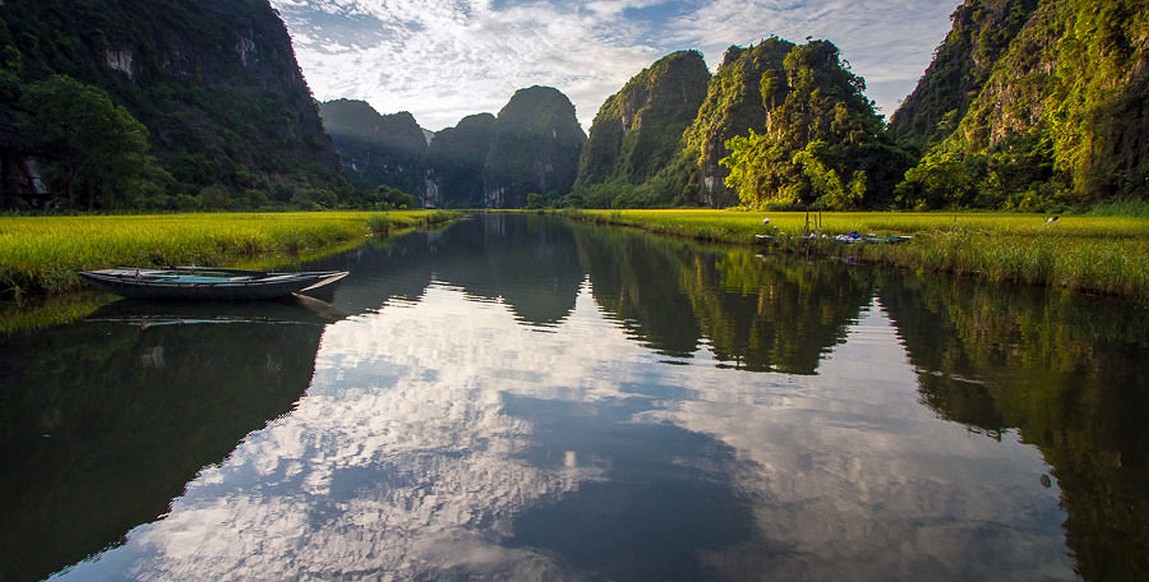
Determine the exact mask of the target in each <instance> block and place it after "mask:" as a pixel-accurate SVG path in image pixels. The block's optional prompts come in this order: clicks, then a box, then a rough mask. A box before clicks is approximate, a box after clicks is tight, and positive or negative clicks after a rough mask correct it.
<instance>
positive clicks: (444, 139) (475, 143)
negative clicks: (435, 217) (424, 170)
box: [427, 113, 495, 208]
mask: <svg viewBox="0 0 1149 582" xmlns="http://www.w3.org/2000/svg"><path fill="white" fill-rule="evenodd" d="M494 124H495V116H494V115H491V114H490V113H480V114H477V115H471V116H468V117H464V118H463V119H462V121H460V122H459V124H458V125H456V126H455V127H451V128H447V129H444V130H441V131H439V132H437V133H436V134H435V137H434V139H433V140H431V145H430V148H429V150H428V166H429V171H428V174H427V201H428V202H429V204H428V205H430V206H435V207H436V208H482V207H483V164H484V163H486V161H487V152H488V151H490V148H491V129H492V127H493V126H494Z"/></svg>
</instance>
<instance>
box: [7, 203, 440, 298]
mask: <svg viewBox="0 0 1149 582" xmlns="http://www.w3.org/2000/svg"><path fill="white" fill-rule="evenodd" d="M457 216H458V214H457V213H451V212H443V211H432V210H413V211H393V212H365V211H339V212H290V213H226V214H223V213H221V214H163V215H125V216H62V217H52V216H49V217H41V216H35V217H0V299H22V298H26V297H35V296H46V295H59V294H63V293H67V292H71V291H74V290H77V289H80V288H82V286H83V284H82V282H81V281H80V279H79V277H78V276H77V275H76V272H77V271H80V270H86V269H96V268H103V267H113V266H117V265H140V266H170V265H191V264H195V265H210V266H220V267H223V266H243V267H261V268H269V267H273V266H274V265H276V264H277V263H278V264H283V263H285V262H287V261H288V260H289V259H290V260H296V259H298V258H300V257H305V258H306V256H307V255H308V254H310V253H315V252H322V251H324V250H328V249H339V248H341V247H342V246H344V245H347V244H358V242H359V241H360V240H362V239H363V237H365V236H371V235H375V236H388V235H391V234H394V233H397V232H401V231H403V230H405V229H413V228H420V227H426V226H431V225H434V224H438V223H443V222H447V221H449V220H451V219H453V218H455V217H457Z"/></svg>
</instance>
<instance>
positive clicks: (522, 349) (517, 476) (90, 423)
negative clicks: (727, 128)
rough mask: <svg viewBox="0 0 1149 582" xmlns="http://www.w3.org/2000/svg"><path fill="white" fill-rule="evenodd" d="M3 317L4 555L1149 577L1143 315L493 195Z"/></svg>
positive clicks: (1147, 363) (95, 564)
mask: <svg viewBox="0 0 1149 582" xmlns="http://www.w3.org/2000/svg"><path fill="white" fill-rule="evenodd" d="M322 266H325V267H345V268H349V269H350V270H351V271H352V275H351V277H349V278H348V279H346V280H344V282H342V283H341V284H340V285H339V286H338V287H337V288H335V289H334V290H333V291H331V292H330V293H329V294H328V296H326V297H324V299H326V300H327V301H328V302H329V303H321V302H318V301H300V302H294V303H271V304H256V305H223V306H196V305H190V306H189V305H180V304H158V305H156V304H148V303H132V302H127V301H121V302H117V303H113V304H111V305H108V306H106V307H104V308H102V309H101V310H100V311H98V312H96V313H94V314H93V315H92V316H90V317H89V318H88V319H86V320H84V321H81V322H78V323H76V324H73V325H68V326H63V327H58V328H54V329H50V330H46V331H42V332H36V333H31V334H26V335H21V336H13V337H7V338H0V365H2V371H3V374H2V376H0V422H2V433H0V438H2V440H0V467H2V470H0V524H2V527H0V532H2V533H0V568H2V570H0V578H2V579H6V580H7V579H11V580H35V579H40V578H45V577H51V578H54V579H59V580H84V581H89V580H123V579H138V580H212V579H214V580H288V579H309V580H330V579H338V580H349V579H350V580H357V579H368V580H377V579H382V580H412V579H414V580H509V579H514V580H791V579H810V580H829V579H834V580H892V579H897V580H926V579H929V580H938V579H952V580H990V579H1002V580H1028V579H1033V580H1063V579H1065V580H1071V579H1082V578H1084V579H1089V580H1106V579H1123V580H1132V579H1146V577H1147V576H1149V530H1147V528H1146V525H1145V524H1146V523H1149V463H1147V461H1149V423H1145V422H1144V419H1145V418H1146V415H1147V414H1149V380H1147V379H1149V345H1147V344H1149V341H1147V337H1149V315H1147V314H1146V312H1145V310H1144V309H1142V308H1139V307H1136V306H1134V305H1129V304H1124V303H1122V302H1119V301H1114V300H1109V299H1099V298H1080V297H1079V298H1074V297H1071V296H1067V295H1064V294H1062V293H1059V292H1050V291H1045V290H1033V289H1016V288H1000V287H995V286H990V285H985V284H980V283H977V282H969V281H957V280H954V279H950V278H940V277H938V278H921V277H918V276H915V275H913V274H908V273H903V272H892V271H878V270H873V269H869V268H864V267H857V266H849V265H843V264H838V263H833V262H805V261H802V260H797V259H793V258H778V257H773V258H765V259H764V258H761V257H756V256H754V254H753V253H752V252H750V251H747V250H744V249H737V250H731V249H704V248H699V247H696V246H693V245H691V244H687V243H683V242H678V241H667V240H662V239H656V238H651V237H648V236H644V235H640V234H636V233H633V232H629V231H621V230H602V229H594V228H591V227H584V226H570V225H567V224H565V223H562V222H555V221H549V220H544V219H535V218H524V217H510V216H486V217H480V218H476V219H472V220H467V221H464V222H460V223H457V224H455V225H453V226H452V227H450V228H449V229H448V230H446V231H444V232H441V233H430V234H428V233H420V234H414V235H411V236H407V237H404V238H401V239H397V240H395V241H392V242H391V243H389V244H387V245H376V246H366V247H363V248H361V249H359V250H356V251H353V252H351V253H349V254H346V255H344V256H341V257H337V258H334V259H331V260H329V261H327V262H326V264H324V265H322Z"/></svg>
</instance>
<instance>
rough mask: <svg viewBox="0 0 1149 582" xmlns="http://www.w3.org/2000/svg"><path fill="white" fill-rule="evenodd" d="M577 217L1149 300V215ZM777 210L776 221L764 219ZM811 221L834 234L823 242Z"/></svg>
mask: <svg viewBox="0 0 1149 582" xmlns="http://www.w3.org/2000/svg"><path fill="white" fill-rule="evenodd" d="M574 216H575V217H576V218H579V219H582V220H592V221H595V222H600V223H606V224H617V225H626V226H633V227H638V228H642V229H645V230H649V231H651V232H657V233H663V234H670V235H675V236H686V237H691V238H697V239H701V240H711V241H721V242H729V243H736V244H755V235H757V234H770V235H772V236H773V242H772V243H770V244H769V245H768V246H769V247H770V248H772V249H774V250H776V251H779V252H801V253H812V254H820V255H828V256H839V257H846V258H853V259H858V260H863V261H869V262H876V263H882V264H889V265H897V266H901V267H907V268H912V269H917V270H921V271H941V272H950V273H957V274H961V275H973V276H979V277H985V278H987V279H989V280H992V281H998V282H1007V281H1008V282H1019V283H1026V284H1035V285H1050V286H1057V287H1064V288H1069V289H1075V290H1080V291H1087V292H1098V293H1107V294H1116V295H1125V296H1132V297H1138V298H1142V299H1146V298H1149V218H1145V217H1120V216H1067V217H1061V218H1060V219H1058V220H1057V221H1056V222H1051V223H1049V222H1046V219H1047V218H1046V217H1045V216H1039V215H1033V214H1002V213H957V214H954V213H888V212H858V213H823V214H821V215H820V216H819V215H818V214H814V213H812V214H810V215H807V214H806V213H804V212H734V211H724V210H595V211H580V212H578V213H575V214H574ZM766 218H769V219H770V222H769V224H766V225H764V224H763V220H764V219H766ZM807 229H812V230H814V231H815V233H817V234H822V235H826V236H825V238H822V237H819V238H817V239H815V240H810V239H808V238H807V237H806V236H805V235H806V233H807ZM851 230H853V231H857V232H859V233H862V234H869V233H873V234H875V235H879V236H893V235H907V236H912V237H913V239H912V240H911V241H910V242H908V243H904V244H897V245H877V244H842V243H838V242H835V241H833V236H834V235H836V234H842V233H845V232H848V231H851Z"/></svg>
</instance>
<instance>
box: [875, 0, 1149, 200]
mask: <svg viewBox="0 0 1149 582" xmlns="http://www.w3.org/2000/svg"><path fill="white" fill-rule="evenodd" d="M1031 4H1033V3H1025V2H1017V3H1002V2H989V1H987V0H986V1H983V0H969V1H967V2H966V4H965V5H964V6H963V7H961V8H960V9H959V10H958V11H957V12H956V13H955V31H957V30H958V29H959V28H961V27H966V29H963V34H956V32H955V33H954V34H951V36H950V37H948V38H947V42H946V44H945V45H943V47H942V48H940V49H939V55H941V54H942V53H943V52H947V51H950V50H951V48H950V45H954V47H955V48H953V49H952V50H953V51H954V52H956V53H958V54H963V55H966V58H973V57H974V56H976V55H977V54H985V55H987V61H986V66H985V68H986V69H987V70H988V71H989V72H988V75H987V76H986V77H985V81H984V83H983V84H981V85H980V86H977V85H973V86H972V88H976V90H977V94H976V96H975V97H973V98H972V99H971V100H970V101H969V104H968V108H967V110H966V111H965V112H964V114H963V113H962V111H961V109H960V108H956V109H952V110H951V111H953V112H954V113H949V112H946V113H944V114H942V116H943V117H944V118H945V119H946V124H945V125H944V126H943V127H941V128H940V129H939V130H937V131H935V132H934V133H932V134H930V133H923V132H922V131H921V130H920V128H921V127H924V126H926V125H928V123H929V122H930V120H932V119H933V118H935V117H937V116H938V114H939V112H940V111H941V109H944V107H943V106H935V105H933V104H934V103H936V102H938V101H940V99H938V98H937V97H934V96H933V95H934V94H936V93H937V92H939V91H942V90H943V89H942V85H944V84H942V83H938V82H936V80H935V79H936V78H937V76H938V75H940V74H941V73H940V72H937V71H934V68H931V70H930V71H928V72H927V74H926V76H925V77H923V79H922V81H921V82H920V83H919V87H918V90H917V91H915V93H914V95H912V96H911V98H910V99H907V105H906V106H904V107H903V110H902V111H899V112H898V114H897V115H896V116H895V119H897V120H898V127H904V128H913V127H917V128H919V129H917V130H914V131H909V130H907V133H906V134H905V137H906V139H910V140H916V141H917V142H918V143H922V142H924V143H927V144H928V143H931V142H933V145H932V147H931V148H930V149H929V151H927V152H926V154H925V156H924V157H923V158H922V161H921V163H920V164H919V165H918V166H917V167H915V168H914V169H913V170H911V171H910V172H908V173H907V174H906V181H905V182H904V183H903V184H902V185H901V186H900V187H899V190H898V196H899V198H900V199H901V200H902V202H903V204H905V205H917V206H919V207H923V208H936V207H949V206H967V207H969V206H976V207H989V208H1016V209H1023V210H1047V209H1050V210H1058V209H1066V208H1075V207H1082V206H1088V205H1091V204H1094V203H1096V202H1098V201H1102V200H1109V199H1114V198H1137V199H1145V198H1147V197H1149V188H1147V187H1146V185H1147V184H1149V140H1146V139H1145V137H1146V133H1147V130H1146V128H1147V127H1149V58H1147V54H1146V48H1147V47H1149V7H1146V5H1145V4H1144V3H1143V2H1140V1H1135V0H1107V1H1105V2H1093V1H1089V0H1063V1H1048V0H1046V1H1039V2H1037V3H1036V8H1033V9H1030V5H1031ZM979 11H980V12H981V13H986V12H993V11H997V12H1001V13H1002V14H1006V16H1007V21H1008V22H1011V23H1016V22H1018V21H1019V20H1020V19H1021V18H1022V17H1025V20H1024V24H1022V25H1021V26H1020V27H1019V28H1018V31H1017V33H1016V35H1012V36H1011V35H1009V34H1004V33H1002V32H1001V31H1002V30H1003V27H1002V26H999V25H998V24H996V23H995V21H994V19H987V20H984V21H978V20H976V19H970V18H966V17H965V16H966V15H968V14H977V13H979ZM1011 26H1012V25H1011ZM1004 28H1005V29H1008V28H1010V27H1004ZM955 38H956V40H955ZM962 38H975V39H978V40H979V44H978V43H975V44H973V45H971V46H968V47H967V46H965V45H966V44H968V43H965V44H963V42H959V41H961V39H962ZM982 46H984V48H980V49H979V47H982ZM994 55H997V56H996V58H991V57H993V56H994ZM951 127H952V129H951Z"/></svg>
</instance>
